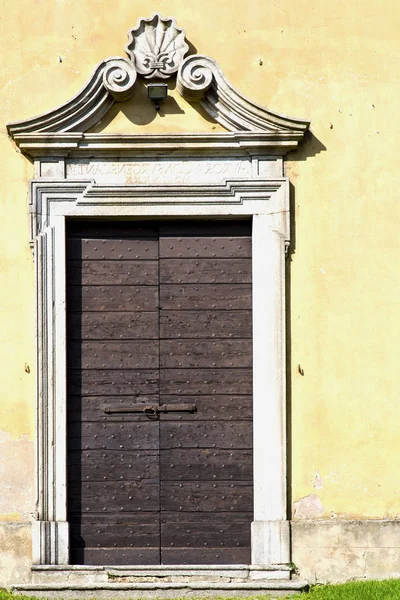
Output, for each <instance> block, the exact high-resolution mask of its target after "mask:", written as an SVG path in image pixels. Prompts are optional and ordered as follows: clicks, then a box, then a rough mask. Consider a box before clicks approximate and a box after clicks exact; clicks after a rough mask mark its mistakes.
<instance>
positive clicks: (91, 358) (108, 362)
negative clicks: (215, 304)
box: [67, 340, 247, 369]
mask: <svg viewBox="0 0 400 600" xmlns="http://www.w3.org/2000/svg"><path fill="white" fill-rule="evenodd" d="M231 343H233V342H231ZM67 361H68V366H69V367H70V368H73V369H78V368H81V369H155V368H157V367H158V365H159V342H158V340H129V341H128V340H119V341H114V340H112V341H110V340H109V341H107V342H103V341H97V340H96V341H83V342H74V341H70V342H69V344H68V353H67ZM246 366H247V365H246Z"/></svg>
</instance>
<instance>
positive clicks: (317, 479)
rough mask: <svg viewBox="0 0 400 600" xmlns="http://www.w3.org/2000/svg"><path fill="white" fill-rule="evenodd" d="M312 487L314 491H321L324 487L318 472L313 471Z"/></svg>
mask: <svg viewBox="0 0 400 600" xmlns="http://www.w3.org/2000/svg"><path fill="white" fill-rule="evenodd" d="M313 487H315V489H316V490H321V489H322V488H323V487H324V481H323V479H322V477H321V475H320V474H319V471H318V470H317V471H315V477H314V483H313Z"/></svg>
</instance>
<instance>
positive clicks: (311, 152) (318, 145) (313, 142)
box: [287, 130, 327, 248]
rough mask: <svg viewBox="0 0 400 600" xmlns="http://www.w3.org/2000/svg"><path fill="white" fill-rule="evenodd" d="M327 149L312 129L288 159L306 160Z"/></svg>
mask: <svg viewBox="0 0 400 600" xmlns="http://www.w3.org/2000/svg"><path fill="white" fill-rule="evenodd" d="M326 150H327V148H326V146H325V145H324V144H323V143H322V142H321V141H320V140H319V139H318V138H317V137H315V135H314V134H313V133H312V131H310V130H308V131H306V133H305V135H304V139H303V141H302V142H301V144H300V146H299V147H298V149H297V150H295V151H294V152H290V153H289V154H288V156H287V160H289V161H290V162H292V161H293V162H297V161H304V160H307V159H308V158H313V157H314V156H317V154H320V153H321V152H326ZM292 191H294V189H291V190H290V192H291V193H292ZM290 208H292V207H290ZM293 209H294V206H293ZM290 246H291V248H292V244H290Z"/></svg>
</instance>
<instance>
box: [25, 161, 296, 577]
mask: <svg viewBox="0 0 400 600" xmlns="http://www.w3.org/2000/svg"><path fill="white" fill-rule="evenodd" d="M275 160H277V161H280V160H281V159H280V158H278V157H276V158H275ZM63 177H64V175H62V174H61V173H60V179H50V180H49V179H48V180H46V179H37V180H34V181H33V182H32V184H31V214H32V239H33V240H34V246H35V263H36V289H37V340H38V342H37V374H38V375H37V388H38V389H37V494H38V501H37V511H36V520H35V521H34V522H33V563H34V564H41V565H43V564H48V565H59V564H68V523H67V520H66V519H67V507H66V499H67V495H66V475H67V472H66V302H65V294H66V287H65V222H66V219H67V218H68V217H85V218H88V219H90V218H99V217H104V218H107V217H113V218H116V217H121V218H138V219H142V218H147V217H149V218H152V217H160V218H162V217H167V216H169V217H190V218H197V217H198V218H204V217H206V218H211V219H212V218H221V217H227V218H235V217H241V216H251V217H252V219H253V355H254V359H253V383H254V391H253V395H254V399H253V404H254V522H253V524H252V565H261V566H272V565H277V568H278V565H282V564H287V563H288V562H289V560H290V541H289V521H288V520H287V512H286V495H287V479H286V423H285V414H286V400H285V247H286V244H287V243H288V240H289V198H288V196H289V185H288V180H287V179H286V178H276V179H261V178H256V179H248V180H243V179H242V180H232V181H228V182H223V183H221V184H213V185H210V184H196V185H192V186H188V185H185V186H179V185H171V186H162V187H161V186H144V185H141V186H134V185H130V186H116V185H110V186H104V185H102V186H98V185H96V184H95V183H94V182H93V181H71V180H66V179H63Z"/></svg>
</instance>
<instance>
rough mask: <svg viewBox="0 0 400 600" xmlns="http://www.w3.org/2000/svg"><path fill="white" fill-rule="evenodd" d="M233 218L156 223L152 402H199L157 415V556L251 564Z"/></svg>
mask: <svg viewBox="0 0 400 600" xmlns="http://www.w3.org/2000/svg"><path fill="white" fill-rule="evenodd" d="M235 225H236V227H238V226H239V227H240V225H239V224H235ZM241 226H242V228H243V229H242V232H240V230H239V231H238V230H236V232H235V233H236V235H235V236H234V235H232V233H231V231H229V225H228V224H226V223H221V224H219V230H218V225H216V224H213V236H212V237H211V236H210V235H208V232H207V228H206V225H205V224H202V226H201V228H199V232H198V233H193V228H192V229H190V226H188V225H187V226H186V230H185V228H177V230H175V231H174V230H173V227H171V226H170V227H169V230H168V231H165V230H164V231H163V230H162V231H160V309H161V318H160V338H161V339H160V401H161V402H162V403H166V404H168V403H169V402H179V401H181V402H183V401H185V402H192V403H194V404H196V408H197V410H196V413H195V414H194V415H177V416H176V417H175V418H173V416H172V415H170V414H168V413H166V414H162V415H161V416H160V477H161V488H160V492H161V499H160V506H161V562H162V563H164V564H168V563H169V564H180V563H183V564H194V563H197V564H207V563H212V564H218V563H219V564H223V563H230V564H232V563H237V562H242V563H246V562H250V526H251V521H252V510H253V475H252V463H253V460H252V401H251V392H252V343H251V304H252V302H251V237H250V235H249V231H248V230H247V231H246V224H242V225H241ZM240 233H242V235H240Z"/></svg>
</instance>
